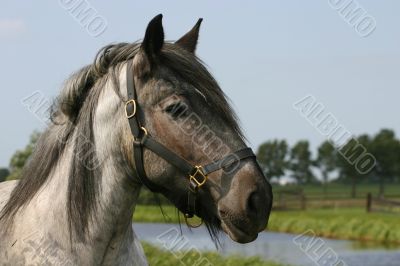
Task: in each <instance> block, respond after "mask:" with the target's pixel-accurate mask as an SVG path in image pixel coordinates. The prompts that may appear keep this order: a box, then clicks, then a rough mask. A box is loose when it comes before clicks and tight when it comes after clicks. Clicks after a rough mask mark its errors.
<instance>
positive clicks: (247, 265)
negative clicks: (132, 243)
mask: <svg viewBox="0 0 400 266" xmlns="http://www.w3.org/2000/svg"><path fill="white" fill-rule="evenodd" d="M143 248H144V251H145V253H146V257H147V259H148V261H149V264H150V265H157V266H170V265H176V266H178V265H182V266H183V265H188V266H191V265H197V264H196V263H200V262H201V265H214V266H279V265H282V264H278V263H274V262H267V261H263V260H262V259H260V258H258V257H247V258H243V257H238V256H229V257H223V256H221V255H218V254H217V253H214V252H203V253H201V254H198V253H197V252H195V251H194V250H190V251H189V252H187V253H184V254H177V256H175V255H174V254H175V253H172V252H169V251H168V250H163V249H159V248H157V247H154V246H152V245H149V244H147V243H143Z"/></svg>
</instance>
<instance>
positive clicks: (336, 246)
mask: <svg viewBox="0 0 400 266" xmlns="http://www.w3.org/2000/svg"><path fill="white" fill-rule="evenodd" d="M181 228H182V233H183V235H181V234H180V232H181V231H180V228H179V225H175V224H159V223H147V224H143V223H135V224H134V229H135V232H136V234H137V235H138V236H139V238H140V239H141V240H143V241H146V242H149V243H152V244H154V245H157V246H160V247H162V246H163V245H164V246H167V247H171V246H168V245H174V244H173V243H174V240H175V241H176V240H177V239H178V241H176V242H175V243H178V245H176V246H175V247H177V246H178V247H179V248H180V247H182V249H191V248H197V249H198V250H201V251H217V250H216V248H215V245H214V243H213V242H212V241H211V239H210V236H209V234H208V232H207V230H206V229H205V228H204V227H201V228H197V229H192V230H190V229H188V228H187V227H186V225H182V227H181ZM296 237H297V238H296ZM294 239H296V240H294ZM221 243H222V249H220V250H219V251H218V252H219V253H221V254H223V255H232V254H238V255H241V256H259V257H261V258H264V259H266V260H273V261H277V262H281V263H284V264H290V265H298V266H316V265H319V266H328V265H336V263H335V264H333V262H334V261H336V262H339V261H340V260H342V261H343V262H344V263H343V264H339V265H348V266H400V247H385V246H365V245H362V244H361V243H359V242H356V241H347V240H332V239H325V238H317V237H315V238H312V237H298V236H297V235H294V234H285V233H272V232H263V233H260V234H259V236H258V238H257V240H256V241H254V242H252V243H249V244H245V245H242V244H238V243H235V242H233V241H232V240H230V239H229V238H228V237H227V236H226V235H225V234H223V235H221ZM295 243H297V244H295ZM307 244H310V245H309V246H308V247H310V248H309V249H307ZM301 247H303V249H304V250H306V249H307V251H306V252H304V251H303V250H302V248H301ZM179 248H178V249H179ZM324 252H326V253H324ZM335 254H337V256H338V258H337V259H336V257H335V256H336V255H335ZM327 255H332V256H331V257H330V260H329V259H328V260H324V259H326V258H327ZM339 265H338V266H339Z"/></svg>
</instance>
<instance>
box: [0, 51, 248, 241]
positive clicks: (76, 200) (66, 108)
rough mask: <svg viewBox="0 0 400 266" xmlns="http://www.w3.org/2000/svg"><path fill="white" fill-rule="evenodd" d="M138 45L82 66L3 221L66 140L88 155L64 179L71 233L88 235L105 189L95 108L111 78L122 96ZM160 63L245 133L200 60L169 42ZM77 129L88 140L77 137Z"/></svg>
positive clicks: (44, 177)
mask: <svg viewBox="0 0 400 266" xmlns="http://www.w3.org/2000/svg"><path fill="white" fill-rule="evenodd" d="M139 49H140V43H133V44H128V43H120V44H114V45H108V46H106V47H104V48H103V49H101V50H100V52H99V53H98V54H97V56H96V58H95V60H94V63H93V64H91V65H88V66H85V67H83V68H82V69H80V70H79V71H78V72H76V73H75V74H73V75H72V76H71V77H70V78H69V79H68V80H67V81H66V83H65V85H64V87H63V89H62V91H61V93H60V95H59V96H58V97H57V99H56V101H55V102H54V104H53V107H52V111H51V114H50V117H51V121H52V123H51V124H50V125H49V127H48V128H47V129H46V130H45V132H44V133H43V134H42V135H41V137H40V139H39V140H38V143H37V145H36V148H35V150H34V152H33V154H32V156H31V158H30V159H29V161H28V163H27V164H26V166H25V167H24V169H23V171H22V174H21V180H20V182H19V184H18V185H17V186H16V188H15V189H14V190H13V192H12V193H11V196H10V199H9V201H8V202H7V204H6V205H5V207H4V208H3V210H2V211H1V213H0V221H1V220H3V221H7V222H12V220H13V218H14V216H15V215H16V214H17V213H18V211H19V210H20V209H21V208H23V207H25V206H26V205H27V204H28V203H29V202H30V200H32V198H33V197H34V196H35V195H36V193H37V192H38V191H39V189H40V188H41V187H42V186H43V185H44V184H45V183H46V181H48V178H49V176H50V174H51V171H52V170H53V169H54V167H55V166H56V165H57V163H58V161H59V159H60V157H61V156H62V154H63V153H64V152H65V150H66V146H67V144H68V143H71V142H72V143H74V146H73V147H74V150H73V152H74V154H76V153H82V154H88V156H85V157H84V158H79V157H78V156H73V159H72V160H71V167H70V169H71V170H70V172H69V176H68V177H65V178H68V192H67V193H68V195H67V196H68V200H67V205H68V206H66V207H67V211H68V220H69V224H70V231H71V232H72V233H74V235H75V236H76V237H78V238H79V239H81V240H83V241H84V240H85V239H86V237H85V236H86V235H87V230H88V224H89V221H90V220H91V219H92V218H93V217H94V215H95V213H96V204H95V203H96V197H97V195H98V193H99V190H100V188H99V183H100V180H98V178H96V176H100V175H99V173H98V171H100V170H99V169H101V167H98V168H90V167H87V166H88V165H90V164H92V163H93V162H94V161H96V154H95V153H94V152H91V151H90V149H91V147H90V143H94V141H93V138H94V135H93V120H94V110H95V108H96V106H97V104H98V100H99V95H100V92H101V89H102V88H103V87H104V84H105V83H106V81H107V80H109V79H111V80H112V82H113V83H114V89H115V91H116V92H117V93H118V94H119V89H118V87H119V82H118V76H119V73H120V70H121V67H122V66H123V63H124V62H125V61H127V60H129V59H132V58H133V57H134V56H135V55H136V54H137V53H138V51H139ZM158 63H159V64H163V65H165V66H166V67H168V68H169V69H170V70H171V71H172V72H173V73H174V74H175V75H177V76H179V77H180V78H181V79H182V80H184V81H186V82H188V83H189V84H191V85H193V86H194V87H195V88H196V89H197V90H199V91H200V92H201V93H202V94H203V95H204V96H205V97H206V98H207V103H208V104H209V105H210V108H213V109H215V112H216V113H218V114H220V115H221V116H222V118H223V119H224V120H225V121H226V122H227V123H228V124H229V125H230V127H231V128H233V129H234V130H235V131H236V132H237V133H238V134H239V136H242V133H241V130H240V127H239V126H238V123H237V119H236V116H235V115H234V113H233V111H232V110H231V108H230V106H229V104H228V102H227V100H226V97H225V95H224V93H223V92H222V90H221V89H220V87H219V86H218V84H217V82H216V81H215V79H214V78H213V77H212V76H211V74H210V73H209V72H208V71H207V69H206V68H205V67H204V66H203V64H202V62H201V61H200V60H199V59H198V58H196V57H195V56H194V55H193V54H191V53H189V52H186V51H185V50H184V49H182V48H180V47H178V46H177V45H174V44H172V43H165V45H164V46H163V49H162V53H161V55H160V61H159V62H158ZM120 97H121V95H120ZM121 100H122V97H121ZM121 106H122V102H121ZM77 133H79V134H80V135H83V136H85V138H79V137H78V138H77V137H76V135H77ZM78 149H79V150H78ZM209 230H210V228H209ZM211 230H212V228H211ZM210 233H211V232H210Z"/></svg>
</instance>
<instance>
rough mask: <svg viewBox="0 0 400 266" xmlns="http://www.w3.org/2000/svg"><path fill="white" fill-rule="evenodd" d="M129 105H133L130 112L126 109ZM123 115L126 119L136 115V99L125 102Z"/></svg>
mask: <svg viewBox="0 0 400 266" xmlns="http://www.w3.org/2000/svg"><path fill="white" fill-rule="evenodd" d="M130 105H132V106H133V111H132V112H129V110H128V108H129V106H130ZM125 115H126V117H127V118H128V119H130V118H132V117H134V116H135V115H136V101H135V100H134V99H132V100H129V101H127V102H126V103H125Z"/></svg>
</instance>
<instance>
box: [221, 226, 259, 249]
mask: <svg viewBox="0 0 400 266" xmlns="http://www.w3.org/2000/svg"><path fill="white" fill-rule="evenodd" d="M221 227H222V230H223V231H224V232H225V233H226V234H227V235H228V236H229V237H230V238H231V239H232V240H233V241H235V242H238V243H241V244H246V243H249V242H253V241H254V240H256V239H257V237H258V233H257V232H254V233H247V232H244V231H243V230H241V229H239V228H238V227H237V226H235V225H234V224H233V223H231V222H230V221H228V220H221Z"/></svg>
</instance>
